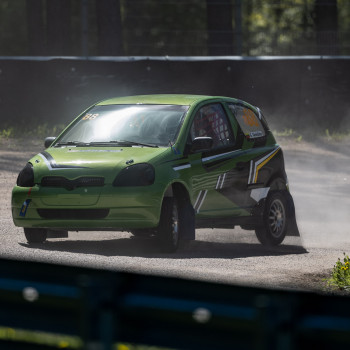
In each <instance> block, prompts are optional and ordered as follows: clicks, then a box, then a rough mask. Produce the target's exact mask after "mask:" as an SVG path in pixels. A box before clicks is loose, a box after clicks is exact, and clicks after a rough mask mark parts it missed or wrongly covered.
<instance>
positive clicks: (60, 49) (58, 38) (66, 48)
mask: <svg viewBox="0 0 350 350" xmlns="http://www.w3.org/2000/svg"><path fill="white" fill-rule="evenodd" d="M46 11H47V12H46V18H47V52H48V54H49V55H57V56H60V55H69V54H70V49H71V40H70V34H71V33H70V32H71V30H70V0H46Z"/></svg>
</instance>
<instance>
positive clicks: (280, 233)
mask: <svg viewBox="0 0 350 350" xmlns="http://www.w3.org/2000/svg"><path fill="white" fill-rule="evenodd" d="M287 220H288V211H287V202H286V199H285V197H284V195H283V192H280V191H273V192H271V193H270V194H269V196H268V197H267V199H266V203H265V210H264V216H263V227H260V228H257V229H256V230H255V234H256V237H257V238H258V240H259V242H260V243H261V244H263V245H269V246H276V245H278V244H280V243H282V242H283V240H284V238H285V237H286V233H287V228H288V222H287Z"/></svg>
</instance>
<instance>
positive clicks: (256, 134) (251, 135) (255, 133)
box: [249, 131, 264, 139]
mask: <svg viewBox="0 0 350 350" xmlns="http://www.w3.org/2000/svg"><path fill="white" fill-rule="evenodd" d="M262 136H264V133H263V132H262V131H252V132H251V133H249V138H251V139H254V138H256V137H262Z"/></svg>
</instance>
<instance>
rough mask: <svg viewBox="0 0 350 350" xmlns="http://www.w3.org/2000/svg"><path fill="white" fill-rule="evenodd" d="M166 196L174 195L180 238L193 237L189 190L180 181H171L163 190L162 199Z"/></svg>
mask: <svg viewBox="0 0 350 350" xmlns="http://www.w3.org/2000/svg"><path fill="white" fill-rule="evenodd" d="M166 197H175V198H176V199H177V202H178V205H179V216H180V217H181V220H180V239H184V240H194V239H195V226H196V223H195V211H194V208H193V206H192V203H191V198H190V194H189V191H188V189H187V187H186V186H185V184H183V183H181V182H173V183H171V184H170V185H169V186H168V187H167V189H166V190H165V192H164V196H163V200H164V198H166Z"/></svg>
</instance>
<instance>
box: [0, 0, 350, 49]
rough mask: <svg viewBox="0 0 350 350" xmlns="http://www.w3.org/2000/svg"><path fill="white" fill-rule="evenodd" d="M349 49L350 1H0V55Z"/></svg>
mask: <svg viewBox="0 0 350 350" xmlns="http://www.w3.org/2000/svg"><path fill="white" fill-rule="evenodd" d="M26 55H34V56H41V55H50V56H62V55H63V56H97V55H102V56H159V55H161V56H165V55H168V56H206V55H209V56H211V55H229V56H230V55H238V56H260V55H350V1H348V0H0V56H26Z"/></svg>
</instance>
